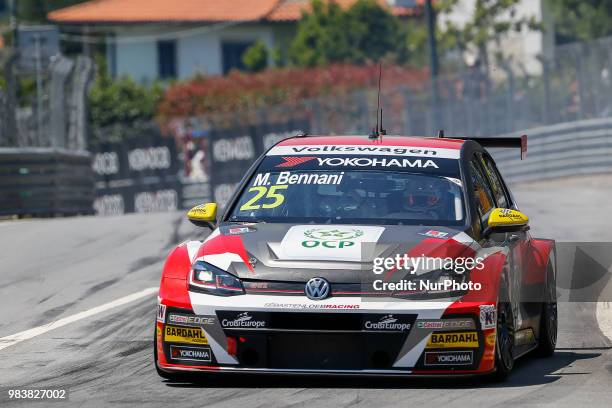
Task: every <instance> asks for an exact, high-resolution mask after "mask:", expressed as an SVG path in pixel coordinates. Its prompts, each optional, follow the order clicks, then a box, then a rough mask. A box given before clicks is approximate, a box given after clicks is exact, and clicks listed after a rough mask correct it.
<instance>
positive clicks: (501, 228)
mask: <svg viewBox="0 0 612 408" xmlns="http://www.w3.org/2000/svg"><path fill="white" fill-rule="evenodd" d="M527 224H529V217H527V216H526V215H525V214H523V213H522V212H520V211H518V210H511V209H508V208H495V209H493V210H492V211H491V214H489V220H488V221H487V227H486V228H485V230H484V231H483V235H484V236H485V237H486V236H489V235H490V234H492V233H494V232H516V231H525V230H527V229H529V226H528V225H527Z"/></svg>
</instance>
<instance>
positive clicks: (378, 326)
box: [363, 314, 413, 332]
mask: <svg viewBox="0 0 612 408" xmlns="http://www.w3.org/2000/svg"><path fill="white" fill-rule="evenodd" d="M407 318H409V319H410V321H412V320H413V316H402V315H397V316H394V315H392V314H388V315H384V316H379V317H378V318H377V316H371V317H368V318H366V320H364V323H363V329H364V330H366V331H402V332H405V331H409V330H410V328H411V327H412V323H410V322H408V321H407V320H408V319H407Z"/></svg>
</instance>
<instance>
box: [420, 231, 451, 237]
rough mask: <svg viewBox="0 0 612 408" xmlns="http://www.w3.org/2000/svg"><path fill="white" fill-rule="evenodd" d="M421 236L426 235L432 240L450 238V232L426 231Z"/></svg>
mask: <svg viewBox="0 0 612 408" xmlns="http://www.w3.org/2000/svg"><path fill="white" fill-rule="evenodd" d="M419 235H424V236H426V237H430V238H446V237H447V236H448V232H443V231H436V230H426V231H423V232H419Z"/></svg>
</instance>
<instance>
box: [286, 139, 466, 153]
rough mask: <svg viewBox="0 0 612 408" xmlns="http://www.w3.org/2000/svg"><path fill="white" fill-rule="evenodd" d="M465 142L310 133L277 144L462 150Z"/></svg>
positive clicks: (457, 140) (458, 140) (460, 140)
mask: <svg viewBox="0 0 612 408" xmlns="http://www.w3.org/2000/svg"><path fill="white" fill-rule="evenodd" d="M463 143H465V140H463V139H452V138H446V137H445V138H443V139H442V138H437V137H409V136H381V137H380V138H376V139H371V138H369V137H368V136H318V135H308V136H300V137H292V138H290V139H285V140H283V141H281V142H279V143H278V144H277V145H276V146H298V145H299V146H304V145H323V146H325V145H327V146H334V145H373V146H406V147H419V148H440V149H456V150H460V149H461V147H462V146H463Z"/></svg>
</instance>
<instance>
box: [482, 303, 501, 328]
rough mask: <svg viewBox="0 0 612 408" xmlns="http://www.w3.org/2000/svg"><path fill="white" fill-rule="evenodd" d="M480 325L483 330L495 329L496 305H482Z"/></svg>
mask: <svg viewBox="0 0 612 408" xmlns="http://www.w3.org/2000/svg"><path fill="white" fill-rule="evenodd" d="M480 326H481V328H482V329H483V330H486V329H494V328H495V327H496V326H497V310H496V309H495V305H480Z"/></svg>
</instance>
